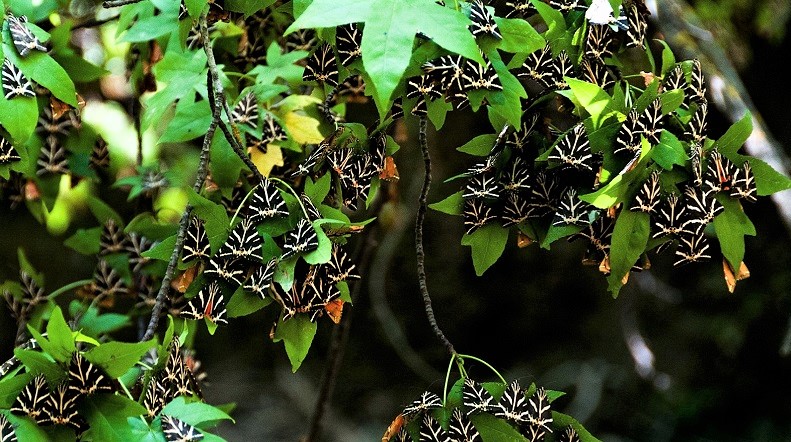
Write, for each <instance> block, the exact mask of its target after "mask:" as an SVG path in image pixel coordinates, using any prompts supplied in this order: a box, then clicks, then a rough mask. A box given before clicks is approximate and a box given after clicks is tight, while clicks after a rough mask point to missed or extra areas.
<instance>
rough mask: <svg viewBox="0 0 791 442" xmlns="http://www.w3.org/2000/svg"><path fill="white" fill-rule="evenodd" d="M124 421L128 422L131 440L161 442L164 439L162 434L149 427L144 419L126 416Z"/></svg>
mask: <svg viewBox="0 0 791 442" xmlns="http://www.w3.org/2000/svg"><path fill="white" fill-rule="evenodd" d="M126 423H127V424H129V427H130V430H131V431H132V434H133V436H132V437H133V438H134V439H133V440H135V441H136V442H163V441H164V440H165V438H164V436H162V434H161V433H158V432H157V431H155V430H154V429H153V428H151V427H150V426H149V425H148V422H146V420H145V419H142V418H140V417H128V418H126Z"/></svg>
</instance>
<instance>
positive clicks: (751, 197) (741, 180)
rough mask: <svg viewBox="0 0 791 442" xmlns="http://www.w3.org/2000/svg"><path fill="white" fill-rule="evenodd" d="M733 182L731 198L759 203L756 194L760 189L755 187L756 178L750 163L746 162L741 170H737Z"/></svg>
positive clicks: (734, 172)
mask: <svg viewBox="0 0 791 442" xmlns="http://www.w3.org/2000/svg"><path fill="white" fill-rule="evenodd" d="M731 181H732V185H731V193H730V196H732V197H734V198H739V199H743V200H745V201H749V202H751V203H754V202H755V201H757V198H756V193H757V191H758V189H757V187H756V186H755V176H754V175H753V171H752V168H751V167H750V163H748V162H747V161H745V162H744V164H742V167H741V168H735V169H734V171H733V177H732V178H731Z"/></svg>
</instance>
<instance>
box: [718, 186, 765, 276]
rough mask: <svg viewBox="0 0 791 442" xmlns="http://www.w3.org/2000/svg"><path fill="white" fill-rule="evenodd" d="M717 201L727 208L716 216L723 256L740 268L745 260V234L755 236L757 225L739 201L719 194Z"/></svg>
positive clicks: (735, 267) (736, 267)
mask: <svg viewBox="0 0 791 442" xmlns="http://www.w3.org/2000/svg"><path fill="white" fill-rule="evenodd" d="M717 201H719V202H720V203H722V206H723V207H724V208H725V210H723V212H722V213H720V214H719V215H717V216H716V217H715V218H714V231H715V232H717V239H718V240H719V242H720V249H721V250H722V254H723V256H725V258H726V259H727V260H728V262H729V263H730V264H731V267H733V268H734V269H738V268H739V267H740V266H741V263H742V261H743V260H744V236H745V235H750V236H755V233H756V232H755V226H754V225H753V223H752V221H750V218H748V217H747V215H746V214H745V213H744V210H743V209H742V205H741V204H740V203H739V201H737V200H735V199H732V198H730V197H728V196H726V195H723V194H719V195H717Z"/></svg>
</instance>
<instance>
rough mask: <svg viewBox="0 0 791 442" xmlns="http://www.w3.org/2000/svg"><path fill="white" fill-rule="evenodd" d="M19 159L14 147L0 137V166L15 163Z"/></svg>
mask: <svg viewBox="0 0 791 442" xmlns="http://www.w3.org/2000/svg"><path fill="white" fill-rule="evenodd" d="M21 159H22V158H21V157H20V156H19V152H17V150H16V149H15V148H14V145H13V144H11V142H10V141H8V140H7V139H6V138H5V137H3V136H2V135H0V164H9V163H15V162H17V161H19V160H21Z"/></svg>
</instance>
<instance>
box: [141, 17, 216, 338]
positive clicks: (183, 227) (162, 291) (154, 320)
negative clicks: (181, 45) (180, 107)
mask: <svg viewBox="0 0 791 442" xmlns="http://www.w3.org/2000/svg"><path fill="white" fill-rule="evenodd" d="M198 24H199V26H200V33H201V39H202V41H203V48H204V50H205V51H206V53H207V55H208V54H209V53H211V47H210V42H209V32H208V29H207V26H206V14H202V15H201V17H200V19H199V21H198ZM208 60H209V63H208V66H209V72H208V80H207V81H209V82H211V80H212V78H216V77H217V64H216V63H214V56H212V57H210V58H208ZM208 91H209V107H210V108H211V109H212V120H211V123H210V124H209V129H208V130H207V131H206V135H205V136H204V138H203V146H202V147H201V154H200V163H199V164H198V175H197V176H196V177H195V183H194V184H193V185H192V190H194V191H195V192H199V191H200V189H201V188H202V187H203V183H204V182H205V181H206V176H207V175H208V172H209V167H208V166H209V148H210V147H211V140H212V138H214V132H215V131H216V130H217V126H218V125H221V124H222V121H221V120H220V117H221V109H220V107H219V106H217V103H216V101H215V99H214V93H213V91H212V90H211V88H208ZM191 213H192V205H190V204H187V207H186V208H185V209H184V213H183V214H182V215H181V220H180V221H179V230H178V233H177V234H176V245H175V246H174V247H173V253H171V254H170V260H169V261H168V267H167V269H166V270H165V276H164V278H162V285H161V286H160V287H159V292H158V293H157V298H156V301H155V302H154V307H153V309H152V310H151V319H149V321H148V327H147V328H146V333H145V335H143V338H142V339H141V341H147V340H149V339H151V338H152V337H153V336H154V332H155V331H156V329H157V325H158V324H159V316H160V315H161V313H162V306H163V304H164V303H165V299H166V298H167V295H168V292H169V290H170V281H171V280H172V279H173V273H174V272H175V270H176V264H177V263H178V260H179V254H180V253H181V248H182V246H183V245H184V236H185V234H186V232H187V227H188V226H189V220H190V214H191Z"/></svg>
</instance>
